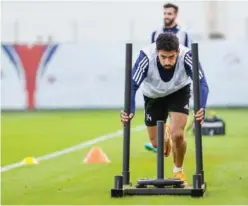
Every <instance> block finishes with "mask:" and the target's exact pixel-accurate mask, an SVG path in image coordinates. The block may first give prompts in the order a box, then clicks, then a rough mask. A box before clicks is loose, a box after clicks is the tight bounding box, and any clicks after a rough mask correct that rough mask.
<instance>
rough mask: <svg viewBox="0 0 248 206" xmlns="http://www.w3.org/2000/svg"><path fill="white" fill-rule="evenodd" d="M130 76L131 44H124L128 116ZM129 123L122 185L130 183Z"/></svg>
mask: <svg viewBox="0 0 248 206" xmlns="http://www.w3.org/2000/svg"><path fill="white" fill-rule="evenodd" d="M131 76H132V44H131V43H127V44H126V68H125V93H124V95H125V96H124V98H125V100H124V101H125V102H124V112H126V113H127V114H128V115H129V114H130V109H131ZM129 163H130V121H129V122H127V123H126V124H124V126H123V171H122V175H123V184H124V185H127V184H129V183H130V171H129Z"/></svg>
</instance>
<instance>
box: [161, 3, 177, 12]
mask: <svg viewBox="0 0 248 206" xmlns="http://www.w3.org/2000/svg"><path fill="white" fill-rule="evenodd" d="M167 8H173V9H175V12H176V13H178V6H177V5H175V4H172V3H166V4H164V9H167Z"/></svg>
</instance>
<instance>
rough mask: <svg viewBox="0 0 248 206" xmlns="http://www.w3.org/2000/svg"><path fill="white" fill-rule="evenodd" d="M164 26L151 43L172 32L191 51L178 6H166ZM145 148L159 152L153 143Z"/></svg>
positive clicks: (154, 33) (153, 34)
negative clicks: (179, 20) (179, 23)
mask: <svg viewBox="0 0 248 206" xmlns="http://www.w3.org/2000/svg"><path fill="white" fill-rule="evenodd" d="M163 7H164V26H161V27H160V28H158V29H157V30H156V31H154V32H153V33H152V36H151V43H154V42H155V41H156V39H157V38H158V36H159V35H160V34H161V33H165V32H172V33H174V34H176V36H177V38H178V40H179V44H181V45H184V46H185V47H188V48H190V49H191V43H192V41H191V38H190V37H189V34H188V33H187V32H186V31H185V30H184V29H183V28H181V27H180V26H179V25H178V24H177V22H176V19H177V15H178V10H179V9H178V6H177V5H175V4H172V3H166V4H164V6H163ZM169 131H170V129H169V126H168V125H167V133H169ZM144 147H145V148H146V149H147V150H149V151H153V152H157V148H154V147H153V146H152V144H151V143H145V145H144Z"/></svg>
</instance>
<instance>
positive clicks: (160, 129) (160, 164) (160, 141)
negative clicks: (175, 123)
mask: <svg viewBox="0 0 248 206" xmlns="http://www.w3.org/2000/svg"><path fill="white" fill-rule="evenodd" d="M157 149H158V150H157V179H164V121H157Z"/></svg>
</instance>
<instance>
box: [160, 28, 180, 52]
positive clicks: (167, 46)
mask: <svg viewBox="0 0 248 206" xmlns="http://www.w3.org/2000/svg"><path fill="white" fill-rule="evenodd" d="M156 47H157V50H164V51H174V50H175V51H178V49H179V40H178V38H177V36H176V34H174V33H172V32H165V33H162V34H160V35H159V36H158V38H157V40H156Z"/></svg>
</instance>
